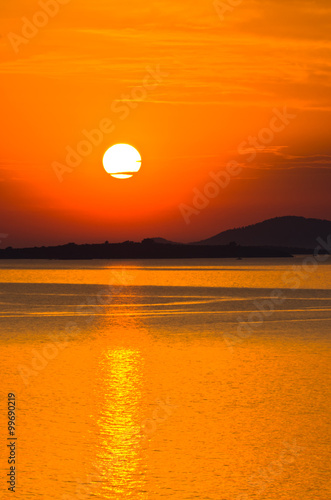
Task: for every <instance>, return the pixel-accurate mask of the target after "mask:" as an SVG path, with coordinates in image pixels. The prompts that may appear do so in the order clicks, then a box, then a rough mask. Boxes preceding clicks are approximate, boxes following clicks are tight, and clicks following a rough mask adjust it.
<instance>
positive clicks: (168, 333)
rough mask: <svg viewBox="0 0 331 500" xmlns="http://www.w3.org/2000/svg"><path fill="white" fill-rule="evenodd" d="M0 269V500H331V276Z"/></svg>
mask: <svg viewBox="0 0 331 500" xmlns="http://www.w3.org/2000/svg"><path fill="white" fill-rule="evenodd" d="M293 265H295V266H298V267H297V268H296V269H295V270H293ZM0 267H1V269H0V282H2V284H1V285H0V292H1V294H0V302H1V309H2V313H1V318H0V319H1V323H2V327H1V337H0V342H1V354H0V359H1V394H0V398H1V408H2V410H1V435H2V445H1V459H0V468H1V473H2V479H1V484H0V488H1V489H0V491H1V493H2V497H1V498H3V499H7V498H14V497H15V498H18V499H20V500H21V499H22V500H23V499H24V500H26V499H40V498H41V499H57V500H64V499H71V500H72V499H83V498H84V499H87V498H91V499H93V498H97V499H105V500H113V499H114V500H115V499H116V500H117V499H122V498H123V499H129V498H130V499H131V498H132V499H151V500H157V499H162V498H169V499H172V500H185V499H189V500H193V499H195V498H197V499H203V500H207V499H211V500H253V499H261V500H262V499H268V500H269V499H270V500H285V499H286V500H289V499H290V500H302V499H307V500H308V499H312V500H313V499H318V500H329V498H331V495H330V493H331V492H330V489H328V476H327V469H328V463H329V461H328V459H327V449H328V448H327V445H328V440H327V437H328V426H327V424H328V417H329V408H330V398H329V397H328V394H329V393H328V387H329V383H330V377H329V368H328V362H329V346H330V341H329V339H330V324H331V312H330V310H331V309H330V307H331V291H330V276H331V266H330V265H329V264H328V263H326V264H323V265H320V266H319V267H318V268H317V269H314V270H313V271H309V273H308V272H305V271H304V268H303V267H302V260H301V259H294V260H293V259H292V260H286V261H268V260H265V261H247V262H246V261H240V262H238V261H206V262H202V261H194V262H193V261H192V262H190V261H185V262H180V261H168V262H166V261H163V262H159V261H153V262H148V261H146V262H144V261H140V262H126V263H125V262H122V263H119V262H117V263H115V264H111V263H109V262H106V261H104V262H102V261H99V262H98V261H90V262H78V263H77V262H75V263H70V262H62V263H58V262H55V261H54V262H53V261H52V262H28V261H25V262H23V261H18V262H16V263H10V262H8V261H7V262H2V263H1V264H0ZM293 272H296V273H298V272H299V273H301V274H297V276H299V277H300V279H299V281H300V283H299V285H300V286H299V288H298V289H293V286H292V287H291V286H290V283H289V278H290V277H291V276H292V275H289V274H287V278H286V279H287V283H285V282H284V273H293ZM307 273H308V274H307ZM292 277H293V276H292ZM292 282H293V280H292ZM292 282H291V283H292ZM275 288H281V290H282V293H283V298H284V300H283V301H282V302H280V301H278V302H277V301H276V302H275V303H274V306H273V309H272V310H269V311H267V312H266V313H261V312H260V316H256V313H258V311H259V307H265V309H267V306H266V304H270V303H271V302H270V300H271V299H270V297H271V295H272V296H274V292H273V290H274V289H275ZM263 305H264V306H263ZM254 314H255V316H254ZM239 324H241V325H245V326H246V327H247V326H248V327H249V328H250V330H249V332H250V333H249V335H247V336H246V338H244V337H239V336H238V325H239ZM244 331H245V332H246V331H248V330H244ZM9 392H12V393H15V395H16V400H17V410H16V422H17V435H16V436H17V441H16V443H17V464H16V466H17V484H16V493H15V495H14V494H12V493H11V492H8V491H7V490H6V480H7V478H6V474H7V473H8V467H9V466H8V464H7V455H8V451H7V449H6V443H5V440H6V438H7V430H6V422H7V419H6V405H7V394H8V393H9Z"/></svg>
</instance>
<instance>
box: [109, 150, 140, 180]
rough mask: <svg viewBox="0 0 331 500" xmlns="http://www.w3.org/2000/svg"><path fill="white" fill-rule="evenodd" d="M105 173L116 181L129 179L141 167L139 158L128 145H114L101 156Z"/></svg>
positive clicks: (135, 151)
mask: <svg viewBox="0 0 331 500" xmlns="http://www.w3.org/2000/svg"><path fill="white" fill-rule="evenodd" d="M102 162H103V167H104V169H105V171H106V172H107V173H108V174H110V175H111V176H112V177H115V178H116V179H129V178H130V177H132V176H133V174H134V173H136V172H138V170H140V167H141V156H140V154H139V152H138V151H137V150H136V148H134V147H133V146H130V145H129V144H115V145H114V146H112V147H111V148H109V149H107V151H106V152H105V154H104V156H103V160H102Z"/></svg>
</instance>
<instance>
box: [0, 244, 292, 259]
mask: <svg viewBox="0 0 331 500" xmlns="http://www.w3.org/2000/svg"><path fill="white" fill-rule="evenodd" d="M231 257H232V258H243V257H247V258H249V257H291V254H290V253H289V252H287V251H286V250H280V249H273V248H262V247H240V246H237V245H233V244H231V245H222V246H217V245H213V246H208V245H204V246H199V245H184V244H176V243H155V242H154V241H153V239H147V240H144V241H143V242H142V243H135V242H132V241H126V242H124V243H113V244H112V243H108V242H106V243H101V244H86V245H76V244H75V243H68V244H67V245H60V246H55V247H34V248H11V247H9V248H6V249H4V250H0V259H63V260H70V259H74V260H79V259H82V260H88V259H192V258H196V259H199V258H207V259H209V258H231Z"/></svg>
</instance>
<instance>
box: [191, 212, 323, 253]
mask: <svg viewBox="0 0 331 500" xmlns="http://www.w3.org/2000/svg"><path fill="white" fill-rule="evenodd" d="M330 234H331V221H329V220H321V219H306V218H305V217H295V216H287V217H276V218H274V219H268V220H265V221H263V222H259V223H257V224H252V225H250V226H246V227H240V228H236V229H230V230H228V231H223V232H222V233H219V234H217V235H216V236H212V237H211V238H208V239H206V240H202V241H198V242H195V243H193V244H194V245H228V244H229V243H230V242H231V241H235V242H236V243H237V244H239V245H247V246H250V245H256V246H272V247H277V248H281V247H283V248H287V249H288V248H291V249H292V250H296V252H294V253H301V251H302V249H304V250H312V249H313V248H315V247H316V246H317V244H318V243H317V238H322V239H326V238H327V237H328V235H330Z"/></svg>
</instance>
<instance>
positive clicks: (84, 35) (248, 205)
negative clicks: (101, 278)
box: [0, 0, 331, 247]
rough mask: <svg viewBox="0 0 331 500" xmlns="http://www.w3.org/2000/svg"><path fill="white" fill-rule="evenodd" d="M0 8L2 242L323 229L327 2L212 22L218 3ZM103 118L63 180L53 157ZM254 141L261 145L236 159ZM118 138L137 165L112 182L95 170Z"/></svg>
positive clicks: (102, 1)
mask: <svg viewBox="0 0 331 500" xmlns="http://www.w3.org/2000/svg"><path fill="white" fill-rule="evenodd" d="M3 3H4V2H2V4H1V6H0V12H1V24H0V34H1V37H0V61H1V62H0V74H1V78H0V92H1V97H2V108H1V111H2V113H1V115H2V120H1V151H0V186H1V199H0V204H1V226H0V233H2V234H8V236H7V238H2V242H1V246H2V247H6V246H8V245H12V246H16V245H17V246H25V245H42V244H45V245H47V244H57V243H66V242H68V241H76V242H77V243H79V242H85V241H86V242H98V241H104V240H109V241H121V240H127V239H132V240H140V239H142V238H144V237H152V236H162V237H165V238H169V239H173V240H178V241H192V240H197V239H202V238H204V237H208V236H211V235H213V234H215V233H217V232H220V231H221V230H224V229H228V228H231V227H234V226H241V225H246V224H249V223H254V222H257V221H260V220H263V219H265V218H268V217H274V216H280V215H303V216H308V217H319V218H328V219H331V206H330V201H329V200H330V194H329V186H330V159H331V146H330V115H331V103H330V90H331V80H330V74H331V62H330V61H331V58H330V55H331V41H330V23H331V4H330V1H329V0H319V1H318V2H316V1H313V0H300V1H299V0H298V1H297V0H263V1H262V0H243V1H242V2H241V3H240V2H234V3H239V4H238V5H237V6H236V7H234V8H233V7H231V6H230V7H228V9H226V10H225V9H224V10H225V11H224V16H223V19H222V15H219V14H221V9H222V8H221V4H222V2H218V7H217V6H216V7H215V5H214V4H213V2H212V1H210V2H209V1H208V2H206V1H205V0H195V1H194V2H192V1H188V0H176V1H172V0H167V1H163V2H162V1H145V2H140V1H139V2H138V1H137V0H134V1H133V0H123V1H122V2H112V1H109V0H95V1H93V2H92V0H80V1H79V2H78V1H77V0H69V1H68V0H44V2H43V1H42V0H41V1H40V0H39V1H36V2H35V1H34V0H15V1H13V2H6V5H3ZM223 4H227V5H231V0H225V2H223ZM42 5H43V6H42ZM45 11H47V12H48V14H45V13H43V14H40V13H41V12H45ZM27 20H28V21H27ZM31 21H33V22H34V23H35V24H38V25H39V27H34V26H33V25H31V24H28V22H31ZM148 75H150V77H149V79H147V77H148ZM147 85H148V86H147ZM275 108H276V109H278V112H276V115H277V113H281V112H283V110H284V108H286V109H287V113H288V114H290V115H291V119H289V120H287V122H288V123H282V122H281V120H280V119H279V118H278V119H277V118H274V117H275V116H276V115H275V111H274V110H275ZM294 116H295V118H294ZM104 120H107V122H105V121H104ZM276 120H277V121H276ZM101 122H102V123H103V124H105V123H108V132H107V133H103V138H102V140H101V141H99V143H98V145H93V146H92V147H91V151H90V152H89V154H88V155H87V156H85V157H84V158H82V161H81V162H80V163H79V165H77V166H76V167H75V168H71V167H70V169H71V171H69V166H68V163H66V156H67V151H66V148H67V147H70V148H72V149H73V150H77V145H78V144H79V143H80V142H81V141H83V140H86V137H85V136H84V132H83V131H84V130H85V131H87V132H89V131H91V130H94V129H97V128H99V126H100V123H101ZM110 122H111V124H110ZM285 122H286V119H285ZM271 123H272V124H273V125H274V126H275V127H276V128H277V131H276V132H272V134H271V135H270V124H271ZM110 129H111V130H112V131H111V132H110ZM263 129H264V131H263ZM268 131H269V132H268ZM259 134H260V135H259ZM268 134H269V135H268ZM258 135H259V137H266V140H268V143H265V144H264V149H261V148H259V149H258V150H257V151H256V147H254V146H250V148H248V142H249V141H251V140H252V139H250V138H254V137H257V136H258ZM269 137H270V139H269ZM119 142H124V143H129V144H132V145H133V146H135V147H136V148H137V149H138V150H139V152H140V154H141V156H142V160H143V165H142V168H141V171H140V172H139V173H138V174H135V175H134V176H133V177H132V178H131V179H129V180H124V181H123V180H118V179H114V178H112V177H110V176H109V175H107V174H106V172H105V171H104V170H103V167H102V157H103V154H104V152H105V150H106V149H107V148H108V147H110V146H111V145H113V144H116V143H119ZM258 144H260V145H261V142H259V143H258ZM238 148H240V152H239V150H238ZM253 156H254V158H253ZM229 161H236V162H238V164H239V167H238V168H239V169H240V173H239V174H238V175H234V176H231V179H230V182H229V183H228V185H227V186H226V187H224V188H219V193H217V195H216V196H215V197H213V198H210V199H209V198H208V199H207V202H206V203H205V204H206V207H204V208H199V209H197V208H196V207H195V206H194V204H193V201H194V197H195V194H194V193H196V192H197V191H196V190H198V191H199V192H204V190H205V189H206V185H207V184H208V183H210V182H211V177H210V172H212V171H213V172H214V173H215V174H217V173H219V172H220V171H221V170H224V169H226V166H227V164H228V163H229ZM54 162H57V164H62V165H65V166H66V169H67V170H68V171H66V172H63V173H62V174H61V175H59V174H58V175H56V172H55V171H54ZM60 180H62V182H60ZM184 206H185V207H186V208H185V209H184V211H185V210H187V209H188V208H187V207H189V208H191V209H192V208H193V212H191V213H190V216H189V217H186V220H185V217H183V213H182V212H183V207H184ZM186 213H187V212H186ZM0 239H1V238H0Z"/></svg>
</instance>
